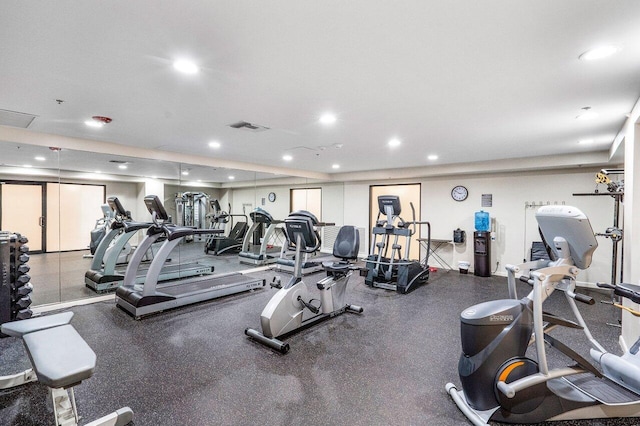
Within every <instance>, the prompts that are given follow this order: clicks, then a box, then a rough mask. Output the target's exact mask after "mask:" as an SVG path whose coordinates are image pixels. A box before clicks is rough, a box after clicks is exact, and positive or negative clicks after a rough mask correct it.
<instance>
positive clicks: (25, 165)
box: [22, 164, 33, 168]
mask: <svg viewBox="0 0 640 426" xmlns="http://www.w3.org/2000/svg"><path fill="white" fill-rule="evenodd" d="M22 167H27V168H29V167H33V166H32V165H31V164H23V165H22Z"/></svg>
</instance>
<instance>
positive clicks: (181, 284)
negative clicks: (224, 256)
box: [116, 195, 266, 319]
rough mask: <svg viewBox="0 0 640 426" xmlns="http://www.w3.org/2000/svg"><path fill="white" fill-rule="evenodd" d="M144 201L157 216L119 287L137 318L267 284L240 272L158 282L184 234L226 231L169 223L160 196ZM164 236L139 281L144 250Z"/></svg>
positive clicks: (122, 302) (123, 303)
mask: <svg viewBox="0 0 640 426" xmlns="http://www.w3.org/2000/svg"><path fill="white" fill-rule="evenodd" d="M144 203H145V206H146V207H147V209H148V210H149V212H150V213H151V216H152V217H153V225H152V226H151V227H149V228H148V230H147V236H146V237H145V238H144V240H142V242H141V243H140V245H139V246H138V248H137V249H136V251H135V252H134V253H133V257H132V259H131V261H130V262H129V266H128V267H127V272H126V273H125V276H124V284H123V285H122V286H121V287H118V288H117V289H116V305H117V306H118V307H120V308H122V309H123V310H125V311H126V312H128V313H129V314H131V315H132V316H133V317H134V318H135V319H140V318H141V317H143V316H145V315H149V314H153V313H156V312H161V311H164V310H167V309H172V308H177V307H180V306H186V305H190V304H193V303H198V302H203V301H205V300H211V299H216V298H219V297H222V296H227V295H231V294H235V293H240V292H244V291H249V290H253V289H256V288H260V287H264V286H265V285H266V281H265V280H264V279H262V278H252V277H249V276H247V275H244V274H242V273H239V272H232V273H229V274H224V275H218V276H211V275H209V276H202V277H191V278H183V279H179V280H175V281H170V282H165V283H158V277H159V275H160V271H161V270H162V265H163V264H164V262H165V260H166V259H167V257H168V256H169V254H170V253H171V251H172V250H173V248H174V247H175V246H176V245H178V243H179V242H180V240H181V239H182V238H183V237H187V236H190V235H191V236H195V235H205V234H220V233H222V232H223V231H222V230H221V229H196V228H191V227H185V226H177V225H173V224H169V223H167V221H168V220H169V215H168V214H167V211H166V210H165V208H164V206H163V205H162V202H161V201H160V199H159V198H158V197H157V196H155V195H148V196H146V197H145V198H144ZM161 236H164V237H166V240H165V242H164V243H163V244H162V246H161V247H160V250H158V252H157V253H156V255H155V257H154V259H153V261H152V262H151V266H150V267H149V271H148V272H147V275H146V277H145V280H144V283H143V284H136V279H135V277H136V273H137V269H138V267H139V266H140V262H141V261H142V258H143V256H144V253H145V252H146V250H147V249H148V248H149V247H151V244H153V243H154V242H155V241H156V240H157V239H158V238H160V237H161Z"/></svg>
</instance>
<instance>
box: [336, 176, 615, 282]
mask: <svg viewBox="0 0 640 426" xmlns="http://www.w3.org/2000/svg"><path fill="white" fill-rule="evenodd" d="M597 171H598V170H589V171H585V172H582V173H560V172H556V173H537V174H536V173H526V174H502V175H497V176H476V177H465V176H459V177H443V178H432V179H424V180H417V181H402V182H395V181H394V182H389V181H386V182H358V183H346V184H345V187H344V194H345V196H344V222H345V224H352V225H355V226H359V227H364V228H365V229H367V228H368V226H369V223H368V213H369V185H373V184H376V185H379V184H389V183H394V184H395V183H416V182H419V183H421V184H422V201H421V202H422V212H423V213H422V218H421V219H422V220H426V221H429V222H430V223H431V228H432V234H431V237H432V238H439V239H451V238H452V233H453V230H454V229H456V228H458V227H459V228H461V229H463V230H466V231H467V243H466V244H464V245H456V247H455V248H454V247H453V246H452V245H450V246H449V247H447V248H446V249H444V250H443V251H442V252H439V253H441V254H442V256H443V258H444V259H445V260H446V261H447V262H448V263H449V264H451V265H452V266H453V267H454V268H455V267H457V262H458V261H460V260H465V261H469V262H471V265H472V266H473V245H472V241H473V240H472V236H473V231H474V213H475V212H476V211H479V210H481V209H482V208H481V195H482V194H492V195H493V207H489V208H484V210H485V211H487V212H489V214H490V215H491V217H492V218H493V219H494V223H495V231H496V240H495V241H494V242H493V243H492V251H493V256H492V261H493V269H495V268H496V265H497V262H499V265H498V269H497V273H498V274H504V265H505V264H507V263H520V262H522V260H523V258H524V257H525V256H528V253H527V250H528V249H529V247H530V246H531V241H532V240H533V238H534V237H535V236H536V232H537V225H536V224H535V222H534V220H533V218H534V216H533V214H534V211H535V210H534V209H528V210H527V209H525V203H526V202H536V203H538V202H542V203H545V204H546V203H547V202H550V203H551V204H553V203H555V202H557V203H558V204H562V202H564V203H565V204H567V205H573V206H575V207H578V208H580V209H582V210H583V211H584V212H585V214H586V215H587V216H588V217H589V219H590V221H591V224H592V227H593V228H594V232H603V231H604V230H605V229H606V228H607V227H609V226H612V224H613V198H611V197H606V196H605V197H602V196H601V197H576V196H573V195H572V194H573V193H579V192H585V193H587V192H589V193H591V192H593V191H594V188H595V182H594V178H595V173H596V172H597ZM456 185H464V186H466V187H467V189H468V190H469V194H470V195H469V198H468V199H467V200H466V201H463V202H456V201H454V200H453V199H452V198H451V195H450V193H451V189H452V188H453V187H454V186H456ZM600 189H601V191H604V190H605V189H604V188H603V187H601V188H600ZM536 240H539V238H536ZM368 241H369V236H367V239H366V244H367V247H368ZM598 242H599V248H598V249H597V250H596V253H595V255H594V260H593V264H592V266H591V268H589V269H588V270H587V271H585V272H582V273H581V274H580V276H579V277H578V279H579V281H586V282H589V283H595V282H596V281H609V280H610V275H611V247H612V244H611V241H610V240H608V239H605V238H598ZM431 263H434V262H431ZM435 266H437V265H435Z"/></svg>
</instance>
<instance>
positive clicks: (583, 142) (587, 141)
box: [578, 139, 593, 145]
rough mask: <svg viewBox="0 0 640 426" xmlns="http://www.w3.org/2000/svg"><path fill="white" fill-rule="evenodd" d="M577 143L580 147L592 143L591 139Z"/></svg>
mask: <svg viewBox="0 0 640 426" xmlns="http://www.w3.org/2000/svg"><path fill="white" fill-rule="evenodd" d="M578 143H579V144H580V145H587V144H590V143H593V139H581V140H579V141H578Z"/></svg>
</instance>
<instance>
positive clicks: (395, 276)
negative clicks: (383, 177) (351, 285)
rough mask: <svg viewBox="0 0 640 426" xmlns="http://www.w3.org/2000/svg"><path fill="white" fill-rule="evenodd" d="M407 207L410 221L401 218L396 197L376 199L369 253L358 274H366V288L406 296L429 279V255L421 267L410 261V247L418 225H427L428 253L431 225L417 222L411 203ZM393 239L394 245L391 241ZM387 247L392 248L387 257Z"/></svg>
mask: <svg viewBox="0 0 640 426" xmlns="http://www.w3.org/2000/svg"><path fill="white" fill-rule="evenodd" d="M410 205H411V211H412V212H413V220H412V221H411V222H407V221H405V220H404V219H402V218H401V217H400V213H401V207H400V197H398V196H397V195H380V196H379V197H378V217H377V219H376V226H374V227H373V230H372V241H371V252H370V253H369V256H368V257H367V263H366V265H365V267H366V270H364V271H363V272H361V275H364V274H365V273H366V278H365V280H364V283H365V284H366V285H368V286H371V287H379V288H384V289H387V290H396V291H397V292H398V293H402V294H406V293H409V292H410V291H412V290H415V289H416V288H417V287H418V286H419V285H420V284H424V283H426V282H427V280H428V279H429V265H427V260H428V256H427V259H425V262H424V265H423V264H421V263H420V262H419V261H417V260H410V259H409V248H410V246H411V237H412V236H413V235H414V234H415V233H416V231H417V225H427V247H428V248H427V253H429V251H430V245H431V224H430V223H429V222H418V221H416V212H415V209H414V208H413V204H410ZM378 236H380V241H378ZM392 237H393V242H391V238H392ZM400 238H402V241H404V254H403V253H402V252H401V250H402V248H403V246H402V245H401V244H400V241H401V240H400ZM389 247H391V253H390V254H389V253H388V252H389ZM376 250H377V251H376Z"/></svg>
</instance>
